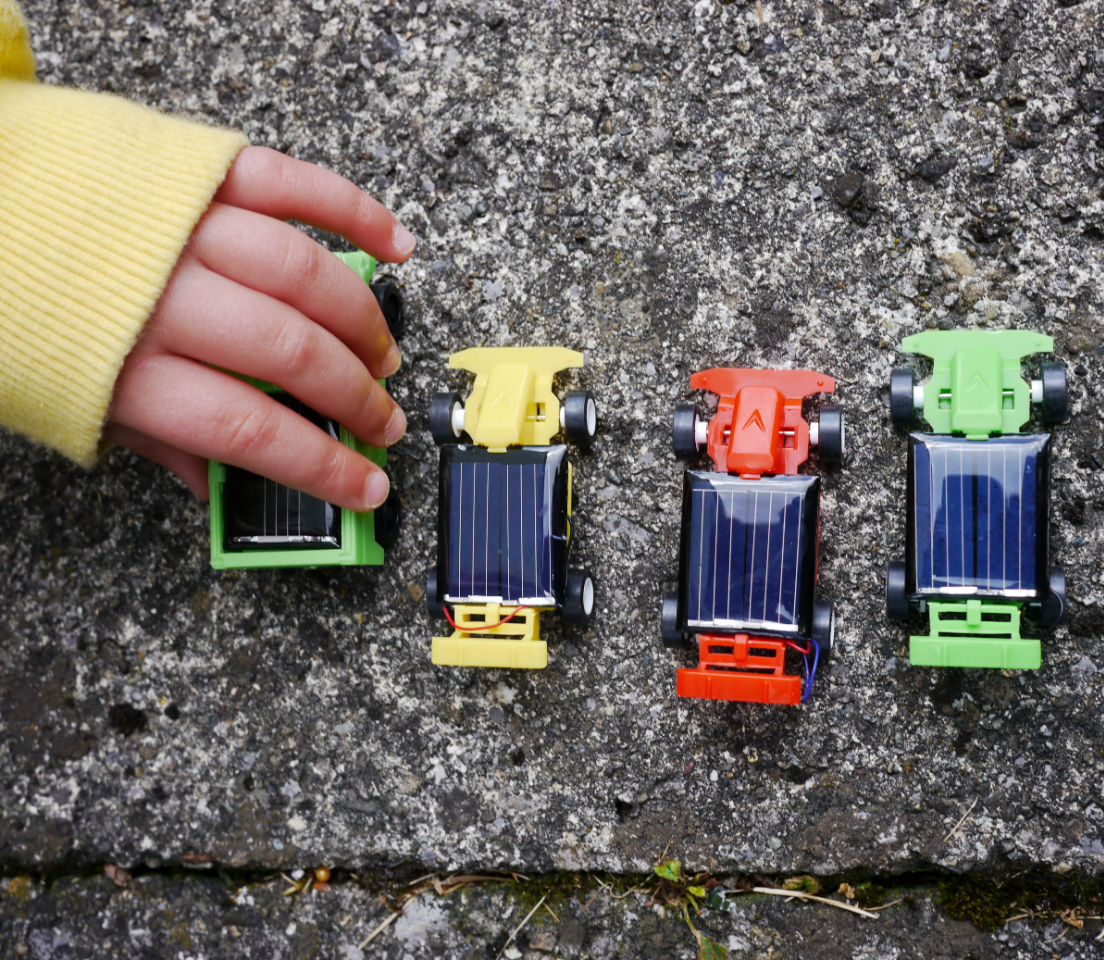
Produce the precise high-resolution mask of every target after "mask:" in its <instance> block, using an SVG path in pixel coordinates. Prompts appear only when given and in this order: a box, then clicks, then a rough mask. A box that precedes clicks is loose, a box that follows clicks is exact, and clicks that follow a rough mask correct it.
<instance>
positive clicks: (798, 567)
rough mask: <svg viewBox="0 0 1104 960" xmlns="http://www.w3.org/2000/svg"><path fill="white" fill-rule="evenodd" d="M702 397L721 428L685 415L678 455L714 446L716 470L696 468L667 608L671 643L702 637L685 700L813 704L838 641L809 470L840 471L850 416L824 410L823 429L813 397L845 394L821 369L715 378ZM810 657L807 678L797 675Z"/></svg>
mask: <svg viewBox="0 0 1104 960" xmlns="http://www.w3.org/2000/svg"><path fill="white" fill-rule="evenodd" d="M690 386H691V387H692V388H693V389H696V390H708V391H709V392H711V393H715V394H717V395H718V396H719V398H720V399H719V402H718V404H717V412H716V413H715V414H714V415H713V417H712V419H710V420H709V421H705V420H703V419H702V418H701V416H700V415H699V412H698V408H697V406H696V404H694V403H683V404H680V405H679V406H678V407H677V408H676V409H675V417H674V425H673V431H672V432H673V441H674V448H675V453H676V455H678V456H680V457H683V458H687V459H689V458H692V457H695V456H697V455H698V454H699V452H700V451H701V449H702V448H703V447H705V448H707V450H708V453H709V456H710V457H711V458H712V459H713V462H714V463H715V464H716V467H717V469H716V470H688V471H687V472H686V474H685V481H684V484H683V502H682V542H681V549H680V551H679V587H678V590H677V591H676V592H671V593H668V594H667V595H666V596H665V597H664V600H663V615H662V633H663V641H664V644H665V645H666V646H669V647H683V646H687V645H688V641H689V639H690V638H691V637H692V636H694V635H697V637H698V645H699V662H698V665H697V667H694V668H691V669H681V670H679V671H678V685H677V691H678V695H679V696H680V697H696V698H699V699H707V700H740V701H744V702H749V703H786V704H796V703H801V702H804V701H806V700H808V698H809V694H810V693H811V691H812V686H813V680H814V678H815V676H816V671H817V667H818V665H819V664H820V663H822V662H823V661H824V660H826V659H827V657H828V656H829V654H830V652H831V648H832V639H833V635H834V633H835V615H834V613H833V610H832V605H831V603H827V602H821V601H816V600H815V597H814V594H815V589H816V577H817V546H818V540H819V517H820V478H819V477H818V476H815V475H802V474H799V473H798V470H799V468H800V467H801V465H802V464H803V463H805V461H806V460H808V458H809V447H810V446H815V447H817V448H818V451H819V454H820V459H821V461H822V462H824V463H839V462H840V461H841V460H842V459H843V451H844V419H843V413H842V411H841V410H840V408H839V407H837V406H834V405H830V404H824V405H822V406H821V407H820V412H819V418H818V419H817V420H814V421H812V422H810V421H808V420H806V419H805V416H804V414H803V411H802V407H803V404H804V401H805V399H806V398H807V397H812V396H815V395H817V394H826V393H833V392H834V391H835V387H836V385H835V381H834V380H833V379H832V378H831V377H827V376H825V375H824V374H821V373H816V372H814V371H812V370H742V369H731V368H716V369H713V370H703V371H701V372H700V373H696V374H694V375H693V376H692V377H691V378H690ZM790 651H795V652H796V654H798V655H800V656H801V658H802V664H803V674H804V676H798V675H795V674H789V673H787V672H786V655H787V653H788V652H790Z"/></svg>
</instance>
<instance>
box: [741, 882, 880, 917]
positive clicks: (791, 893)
mask: <svg viewBox="0 0 1104 960" xmlns="http://www.w3.org/2000/svg"><path fill="white" fill-rule="evenodd" d="M736 892H737V893H765V894H767V895H768V896H771V897H791V898H792V897H796V898H797V899H798V900H815V901H816V902H817V903H826V904H828V906H830V907H837V908H838V909H840V910H846V911H847V912H848V913H856V914H858V915H859V916H860V917H866V918H867V919H868V920H877V919H878V915H877V914H876V913H869V912H867V911H866V910H863V909H862V908H861V907H853V906H851V904H849V903H840V902H839V901H838V900H829V899H828V898H827V897H817V896H814V895H813V894H811V893H802V892H801V891H799V890H776V889H775V888H774V887H752V888H751V889H750V890H738V891H736Z"/></svg>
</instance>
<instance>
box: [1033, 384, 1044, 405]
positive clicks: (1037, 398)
mask: <svg viewBox="0 0 1104 960" xmlns="http://www.w3.org/2000/svg"><path fill="white" fill-rule="evenodd" d="M1031 402H1032V403H1042V402H1043V381H1042V380H1032V381H1031Z"/></svg>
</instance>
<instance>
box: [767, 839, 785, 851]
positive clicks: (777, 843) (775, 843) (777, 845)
mask: <svg viewBox="0 0 1104 960" xmlns="http://www.w3.org/2000/svg"><path fill="white" fill-rule="evenodd" d="M768 843H769V844H770V848H771V849H772V850H781V849H782V841H781V840H780V839H779V838H778V837H771V838H770V840H769V841H768Z"/></svg>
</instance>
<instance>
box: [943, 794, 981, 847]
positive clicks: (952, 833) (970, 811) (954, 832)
mask: <svg viewBox="0 0 1104 960" xmlns="http://www.w3.org/2000/svg"><path fill="white" fill-rule="evenodd" d="M979 799H980V797H974V802H973V803H971V804H970V809H969V810H967V811H966V812H965V813H964V814H963V815H962V819H961V820H959V821H958V823H956V824H955V825H954V826H953V827H951V832H950V833H948V834H947V835H946V836H945V837H944V838H943V842H944V843H946V842H947V841H948V840H950V839H951V837H953V836H954V835H955V834H956V833H958V828H959V827H961V826H962V825H963V824H964V823H965V822H966V819H967V817H969V816H970V814H971V813H973V811H974V807H976V806H977V804H978V800H979Z"/></svg>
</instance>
